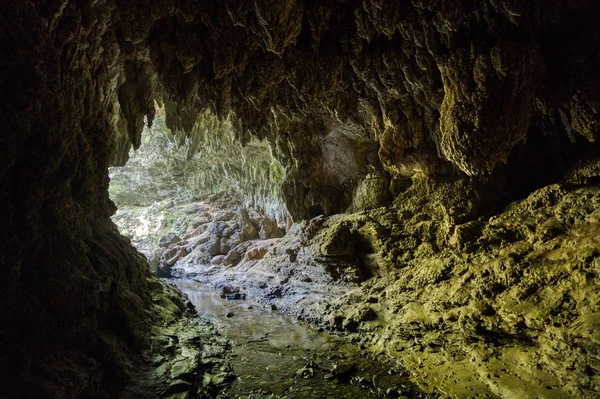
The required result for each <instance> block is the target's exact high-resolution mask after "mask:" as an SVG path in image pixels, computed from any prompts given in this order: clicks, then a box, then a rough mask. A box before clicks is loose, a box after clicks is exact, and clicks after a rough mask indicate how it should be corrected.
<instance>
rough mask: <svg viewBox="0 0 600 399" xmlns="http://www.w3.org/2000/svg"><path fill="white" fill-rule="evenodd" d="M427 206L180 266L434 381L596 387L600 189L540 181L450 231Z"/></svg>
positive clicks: (486, 386)
mask: <svg viewBox="0 0 600 399" xmlns="http://www.w3.org/2000/svg"><path fill="white" fill-rule="evenodd" d="M433 204H434V201H433V200H430V201H425V202H420V203H418V202H399V203H397V204H396V207H395V208H379V209H376V210H372V211H369V212H363V213H359V214H349V215H339V216H334V217H320V218H316V219H313V220H311V221H310V222H306V223H303V224H301V225H299V224H296V225H294V226H293V228H292V229H291V230H290V231H289V232H288V234H287V235H286V236H285V237H283V238H280V239H272V240H266V241H262V240H257V241H253V242H251V245H249V246H248V245H246V246H244V249H245V251H246V252H245V253H244V254H243V255H242V256H241V260H240V261H239V263H237V265H198V264H196V265H194V264H189V263H187V264H179V265H178V267H179V269H178V270H179V272H180V273H183V274H185V275H186V276H192V277H194V278H196V279H200V280H203V281H207V282H210V283H212V284H214V285H217V286H226V285H230V284H231V285H240V284H241V285H242V286H243V287H244V290H245V291H246V292H248V293H249V294H251V295H253V296H254V297H256V298H258V299H260V300H261V301H263V302H265V303H266V304H269V303H271V304H275V305H276V308H277V309H279V310H281V311H285V312H289V313H292V314H295V315H296V316H298V317H299V318H301V319H304V320H308V321H310V322H312V323H315V324H316V325H319V326H321V327H323V328H326V329H329V330H331V331H339V332H341V333H343V334H348V337H349V338H350V339H352V340H353V341H354V342H357V343H360V344H361V345H364V346H365V347H366V348H369V349H370V350H371V351H374V352H375V353H381V354H382V355H383V354H393V355H394V356H395V357H397V358H398V359H400V360H401V362H402V364H403V365H404V366H406V367H407V368H408V369H409V370H410V371H411V376H412V379H413V381H415V382H417V383H419V384H420V386H421V388H423V389H425V390H428V391H431V392H438V393H440V392H441V393H445V394H447V395H451V396H454V397H471V396H476V395H485V394H487V395H492V396H494V397H495V396H498V397H520V398H538V397H540V396H543V397H548V398H566V397H570V398H583V397H585V398H592V397H595V395H596V393H597V392H598V390H599V389H600V387H599V386H598V380H597V375H598V374H599V373H600V370H598V368H597V365H596V362H595V361H594V357H595V353H596V352H597V350H598V348H599V342H598V339H597V338H598V337H597V329H598V326H597V322H598V317H597V314H598V311H599V306H600V305H599V304H600V300H599V299H600V298H599V295H600V293H599V292H598V281H597V279H598V274H599V273H600V270H599V269H598V267H599V266H600V263H599V262H600V257H599V254H600V242H599V241H598V238H597V237H598V233H599V230H598V229H600V219H599V216H600V214H599V212H600V206H599V205H600V190H599V189H598V188H597V187H581V188H568V186H564V185H551V186H547V187H544V188H542V189H540V190H538V191H536V192H534V193H533V194H531V195H530V196H529V197H527V198H526V199H524V200H522V201H519V202H516V203H514V204H512V205H511V206H509V207H508V208H507V209H505V210H504V211H503V212H501V213H499V214H497V215H495V216H492V217H486V218H479V219H477V220H474V221H471V222H468V223H463V224H459V225H454V226H453V227H452V228H451V229H449V230H445V229H444V222H443V220H440V219H437V220H436V219H435V218H431V217H430V216H429V210H428V206H432V205H433ZM240 252H242V253H243V251H242V250H241V248H240ZM176 268H177V266H176Z"/></svg>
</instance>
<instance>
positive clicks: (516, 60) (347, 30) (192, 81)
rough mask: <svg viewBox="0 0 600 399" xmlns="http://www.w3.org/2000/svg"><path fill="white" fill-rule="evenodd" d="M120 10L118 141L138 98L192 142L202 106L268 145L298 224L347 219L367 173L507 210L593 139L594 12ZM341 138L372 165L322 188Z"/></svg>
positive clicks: (250, 6) (375, 5)
mask: <svg viewBox="0 0 600 399" xmlns="http://www.w3.org/2000/svg"><path fill="white" fill-rule="evenodd" d="M117 5H118V7H119V10H120V17H119V18H120V22H121V29H122V30H123V34H124V35H125V37H127V38H129V42H127V43H126V45H125V46H122V48H124V51H123V54H122V55H123V56H124V58H126V59H128V64H127V65H130V67H131V69H132V70H136V71H137V72H131V73H129V74H125V79H126V81H125V82H124V83H123V84H122V85H121V88H120V89H119V90H120V94H121V92H123V93H124V92H127V93H129V95H128V96H125V95H122V96H121V95H120V97H119V100H120V101H121V103H122V109H123V113H122V114H123V116H124V117H125V118H126V119H127V121H128V126H129V136H131V137H137V136H138V135H139V131H140V129H141V126H142V123H141V121H142V117H143V116H142V115H143V113H144V112H148V111H147V108H148V106H147V104H148V96H150V94H148V90H150V89H152V90H155V92H156V93H155V94H154V96H156V97H160V98H162V99H163V100H164V101H165V102H166V103H167V105H168V106H167V114H168V115H167V123H168V124H169V126H170V127H172V128H174V129H183V130H188V131H189V130H190V129H191V128H192V126H193V124H194V121H195V118H196V115H197V114H198V113H199V112H200V111H201V110H202V109H204V108H206V107H209V108H211V109H213V110H214V111H215V112H217V113H218V114H220V115H229V113H230V112H233V113H234V114H235V116H236V119H237V121H238V134H239V135H240V136H241V137H242V139H245V140H247V139H248V138H249V135H250V134H253V135H256V136H258V137H260V138H263V137H266V138H268V139H269V140H270V142H271V143H272V145H273V147H274V149H275V152H276V156H277V157H278V158H279V160H280V161H281V162H282V164H283V165H284V166H285V168H286V181H285V182H284V185H283V191H284V195H285V198H286V204H287V206H288V209H289V211H290V212H291V214H292V216H293V217H294V218H295V219H296V220H299V219H305V218H309V217H311V216H314V214H315V213H318V211H322V212H323V213H326V214H333V213H336V212H343V211H345V210H347V209H348V207H350V205H352V200H351V197H352V195H353V192H354V191H355V190H357V189H358V188H359V187H360V185H361V184H363V183H364V182H365V180H367V176H368V175H369V173H371V172H373V171H375V172H376V174H377V175H384V176H385V177H386V178H388V179H391V180H394V179H402V178H407V177H408V178H413V179H414V178H423V177H424V176H425V177H427V178H432V179H433V180H435V179H438V178H440V176H442V177H443V178H449V179H453V180H459V179H462V180H463V181H465V182H467V184H468V185H469V186H470V187H473V189H474V190H476V188H477V187H479V186H484V187H485V189H484V190H483V191H481V192H480V194H481V195H493V196H496V197H498V198H501V197H506V199H508V198H510V197H511V195H515V194H516V193H513V192H512V191H511V189H512V188H513V187H517V186H519V187H521V186H525V191H527V190H529V191H530V190H531V187H527V186H528V184H529V185H533V186H535V185H536V184H537V185H539V184H540V183H539V182H536V181H535V180H538V181H541V180H544V179H550V180H551V179H552V178H555V177H556V175H557V174H560V173H561V171H562V168H563V165H562V164H563V163H564V162H565V160H566V158H568V157H569V156H570V155H571V153H572V152H573V151H577V150H576V147H577V144H578V143H581V142H586V141H594V140H595V139H596V138H597V135H598V115H597V109H598V103H597V98H598V95H597V94H598V84H597V82H598V72H597V71H598V68H597V65H598V58H597V52H596V50H595V49H596V48H597V46H598V43H599V40H600V38H599V35H598V32H597V29H595V25H594V24H595V22H594V21H596V20H597V17H598V16H599V7H598V6H597V5H596V4H595V3H594V2H592V1H575V2H572V1H571V2H566V1H552V2H551V3H548V2H542V1H532V2H527V3H526V4H521V2H516V1H496V0H494V1H484V2H475V1H463V2H460V3H459V4H456V2H451V1H437V2H422V1H403V2H389V1H388V2H386V1H366V0H364V1H334V0H331V1H326V2H323V1H319V2H316V1H276V2H273V1H233V0H232V1H224V2H203V3H201V4H194V5H192V4H188V3H183V2H182V3H176V2H174V3H170V2H165V3H164V4H157V5H154V6H150V7H147V8H146V9H144V13H143V16H141V15H140V13H139V12H138V10H137V9H136V7H135V5H134V4H130V2H127V1H120V2H117ZM149 82H150V83H149ZM150 113H151V112H150ZM132 120H135V121H137V122H135V123H131V121H132ZM352 126H359V127H361V128H362V129H365V131H366V136H365V137H364V140H363V141H362V142H361V143H360V144H358V143H357V144H356V145H358V146H363V145H364V146H369V145H371V146H375V148H376V150H377V151H378V154H377V155H376V156H373V155H371V156H367V155H368V154H366V153H365V154H363V158H362V159H360V160H359V162H358V163H360V164H362V166H363V167H362V170H361V171H360V176H358V177H357V176H347V175H343V176H331V175H332V174H334V173H335V172H336V171H335V170H333V169H331V168H330V169H328V170H325V171H324V170H323V167H322V165H323V163H325V164H326V163H327V160H326V159H324V152H323V151H322V150H321V148H322V143H323V140H326V137H328V136H330V135H331V134H332V132H335V131H339V130H345V131H347V132H348V133H352V131H353V130H354V129H353V128H352ZM349 127H350V128H349ZM366 141H370V143H366ZM134 144H135V141H134ZM347 161H348V162H352V161H353V160H352V159H351V158H349V159H348V160H347ZM536 163H537V164H541V163H543V164H545V165H546V167H545V169H547V170H546V171H545V172H543V171H539V170H536V171H535V175H536V176H535V177H534V178H532V179H530V180H531V181H532V182H530V183H523V181H522V180H523V177H522V176H521V175H520V174H519V173H516V172H515V170H519V169H520V168H521V167H530V166H531V165H532V164H536ZM507 165H508V166H507ZM323 172H325V177H326V178H325V179H323V181H322V179H320V178H319V177H320V176H322V175H323ZM350 172H352V171H350ZM488 176H492V180H493V183H490V182H489V180H490V179H489V178H488ZM329 177H331V178H329ZM467 178H468V179H467ZM350 180H352V181H353V182H352V183H349V181H350ZM544 183H547V181H545V182H544ZM380 186H381V188H380V190H382V191H384V190H385V189H386V188H385V187H384V185H380ZM492 188H493V189H492ZM391 194H392V195H396V194H397V192H395V191H394V189H393V187H392V190H391ZM379 195H381V196H383V197H385V194H383V193H380V194H379ZM506 199H505V200H506ZM448 211H449V212H450V210H448ZM479 212H481V210H479Z"/></svg>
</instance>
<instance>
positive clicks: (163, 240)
mask: <svg viewBox="0 0 600 399" xmlns="http://www.w3.org/2000/svg"><path fill="white" fill-rule="evenodd" d="M179 241H181V238H179V236H178V235H177V234H175V233H169V234H166V235H164V236H162V237H160V238H159V239H158V246H159V247H168V246H169V245H173V244H177V243H178V242H179Z"/></svg>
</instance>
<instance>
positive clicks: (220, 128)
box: [110, 110, 406, 398]
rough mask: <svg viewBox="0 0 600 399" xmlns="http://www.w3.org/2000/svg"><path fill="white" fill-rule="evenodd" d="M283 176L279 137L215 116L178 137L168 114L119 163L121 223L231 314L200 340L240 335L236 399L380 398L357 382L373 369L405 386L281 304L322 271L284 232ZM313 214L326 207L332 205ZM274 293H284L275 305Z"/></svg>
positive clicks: (211, 306)
mask: <svg viewBox="0 0 600 399" xmlns="http://www.w3.org/2000/svg"><path fill="white" fill-rule="evenodd" d="M283 175H284V173H283V168H282V167H281V165H280V164H279V163H278V162H277V161H276V160H275V159H274V158H273V156H272V153H271V150H270V148H269V146H268V144H267V143H265V142H260V141H257V140H254V141H251V142H250V143H248V144H246V145H242V144H241V143H240V142H239V141H238V140H237V138H236V137H235V135H234V134H233V131H232V129H231V125H230V123H229V122H228V121H223V120H219V119H218V118H216V117H214V116H213V115H211V114H209V113H206V114H204V115H202V116H201V117H200V119H199V121H198V123H197V124H196V126H195V127H194V130H193V131H192V132H191V134H189V135H183V134H179V133H175V134H173V132H171V131H170V130H169V129H168V128H167V126H166V124H165V118H164V112H162V110H158V112H157V118H156V121H155V123H154V124H153V126H152V127H151V128H146V129H145V130H144V132H143V135H142V144H141V146H140V148H139V149H138V150H137V151H132V152H130V154H129V161H128V162H127V164H126V165H125V166H122V167H114V168H111V170H110V179H111V185H110V195H111V198H112V200H113V201H114V202H115V204H116V205H117V208H118V210H117V213H116V214H115V215H114V218H113V220H114V222H115V223H116V224H117V226H118V227H119V229H120V231H121V233H122V234H124V235H126V236H128V237H129V238H130V239H131V242H132V244H133V245H134V246H135V247H136V248H137V249H138V250H139V252H141V253H142V254H144V255H145V256H146V258H147V259H148V261H149V264H150V266H151V268H152V270H153V271H154V272H155V273H157V275H158V276H159V277H162V278H164V279H165V281H169V282H170V283H173V284H175V285H176V286H177V287H178V288H179V289H180V290H181V291H183V292H184V293H185V294H187V296H188V298H189V299H190V301H191V302H192V303H193V304H194V305H195V307H196V309H197V311H198V313H199V314H200V316H199V319H200V320H204V322H207V323H208V324H210V323H213V322H214V318H217V319H218V320H219V322H218V324H219V326H220V328H221V330H220V331H221V333H223V334H224V337H217V336H215V334H214V329H210V328H207V329H206V331H207V332H206V336H203V337H198V338H199V339H200V340H201V342H202V343H203V345H205V346H207V347H211V348H223V347H224V346H225V344H224V342H226V341H224V339H225V340H230V341H232V342H234V343H235V344H234V345H233V346H232V349H231V352H232V355H233V356H231V357H230V364H231V366H232V369H233V370H232V371H233V372H234V374H236V375H238V376H239V377H240V378H238V379H236V380H235V382H233V383H232V384H231V385H230V386H229V387H228V388H225V389H226V394H225V395H226V396H224V397H241V396H245V397H247V396H249V397H255V396H252V395H253V394H254V393H258V392H261V393H262V394H264V393H265V392H266V394H268V395H281V394H283V393H284V392H285V393H289V394H291V395H294V392H297V394H298V395H301V397H324V396H325V395H326V394H331V393H333V392H339V393H340V394H343V395H344V397H367V398H368V397H379V396H377V395H374V394H373V393H372V392H373V389H375V385H374V384H370V385H369V384H359V383H356V382H358V381H362V380H365V376H367V375H368V376H369V378H370V377H371V376H376V377H373V378H376V379H377V388H378V389H383V388H385V385H383V384H382V383H381V382H380V381H384V378H387V380H385V381H388V380H389V383H388V382H386V383H388V385H390V387H388V388H389V389H392V386H398V385H399V384H400V382H402V383H404V384H405V383H406V382H405V381H404V380H402V381H398V380H397V378H396V379H394V378H390V377H389V369H390V368H392V367H394V365H393V363H392V362H387V361H381V360H379V361H373V359H371V358H368V357H365V356H364V353H363V351H362V350H361V349H360V348H359V347H357V346H355V345H350V344H348V343H347V342H346V341H345V340H344V339H342V338H340V337H338V336H337V335H335V334H332V333H326V332H323V331H317V330H315V329H313V328H311V327H310V326H309V325H308V324H304V323H299V322H298V321H297V320H296V319H295V318H291V317H289V316H286V315H285V314H284V313H280V312H279V311H278V307H279V306H280V305H279V304H280V303H283V304H284V306H285V304H286V303H291V302H289V301H295V300H296V299H295V298H296V296H295V295H296V293H294V292H284V291H289V287H290V286H289V285H285V283H286V281H287V280H286V279H289V278H290V277H292V276H293V278H294V279H295V281H298V282H299V283H300V284H304V285H306V284H309V283H311V282H312V279H316V277H315V276H314V275H312V274H310V271H307V268H306V265H301V264H300V261H298V260H297V257H298V251H299V250H300V251H301V248H300V247H299V246H298V245H299V243H298V242H295V241H289V240H288V241H286V239H287V237H284V235H285V232H286V229H287V228H288V227H289V216H288V214H287V211H286V209H285V206H284V205H283V201H282V200H281V196H280V191H279V187H280V186H281V181H282V179H283ZM311 214H314V215H315V216H317V215H321V214H323V209H322V207H321V206H315V207H313V208H312V209H311ZM291 254H293V255H294V256H291ZM261 262H262V264H261ZM285 267H287V269H286V270H281V269H282V268H285ZM313 269H315V270H316V269H317V268H313ZM313 272H314V271H313ZM316 272H317V273H319V272H320V271H319V270H317V271H316ZM303 273H306V275H303ZM283 275H286V276H287V277H286V279H284V278H283V277H282V276H283ZM297 288H298V286H296V287H295V288H293V289H297ZM311 295H312V293H311ZM271 300H280V301H279V302H277V303H278V305H277V306H275V305H274V304H273V302H267V301H271ZM315 300H316V302H318V300H319V298H315ZM286 301H287V302H286ZM316 302H315V303H316ZM284 306H283V307H284ZM206 315H208V318H209V321H206V319H207V316H206ZM210 320H213V321H210ZM179 333H181V334H183V336H185V332H181V331H178V334H179ZM194 339H197V338H194ZM225 355H226V354H225V352H220V353H217V354H214V356H225ZM203 356H204V355H203ZM207 356H208V355H207ZM307 357H308V358H310V359H312V360H311V361H310V362H309V363H308V364H307V361H306V358H307ZM203 359H204V358H203ZM340 359H343V363H341V362H340ZM188 363H189V364H188ZM221 363H222V362H221ZM221 363H215V364H221ZM316 363H318V364H319V368H317V367H316V366H315V364H316ZM203 364H204V363H203ZM205 366H206V365H203V366H201V367H205ZM208 366H210V364H208ZM208 366H207V367H208ZM178 367H179V368H181V369H182V370H183V371H185V373H186V375H193V373H195V372H196V371H195V368H196V367H199V366H198V365H197V364H195V365H194V364H193V363H191V362H187V361H182V362H180V363H179V366H178ZM219 367H220V366H219ZM326 371H327V372H326ZM203 372H204V373H205V378H204V380H206V375H211V378H212V379H214V380H215V381H216V382H215V383H216V384H222V383H223V382H225V379H226V378H227V376H228V375H229V374H228V371H225V372H224V370H217V371H215V370H214V369H212V370H208V371H206V370H204V371H203ZM210 373H213V374H210ZM265 373H267V374H268V375H265ZM175 381H179V380H175ZM211 381H212V380H211ZM384 384H385V383H384ZM380 387H381V388H380ZM173 389H181V387H175V388H173ZM262 394H261V396H260V397H263V396H262Z"/></svg>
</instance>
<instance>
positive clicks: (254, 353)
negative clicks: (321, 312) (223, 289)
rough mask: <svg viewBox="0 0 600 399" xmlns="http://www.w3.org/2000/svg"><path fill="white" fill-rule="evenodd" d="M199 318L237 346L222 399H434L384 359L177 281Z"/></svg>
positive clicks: (215, 292)
mask: <svg viewBox="0 0 600 399" xmlns="http://www.w3.org/2000/svg"><path fill="white" fill-rule="evenodd" d="M169 282H171V283H173V284H175V285H176V286H177V287H178V288H179V289H180V290H181V291H183V292H184V293H185V294H187V296H188V297H189V299H190V301H191V302H192V303H193V304H194V306H195V307H196V309H197V311H198V313H199V314H208V315H212V316H213V317H214V318H215V324H216V325H217V327H218V328H219V329H220V330H221V332H222V334H223V335H224V336H225V337H227V339H229V340H230V341H231V343H232V350H231V353H230V355H229V361H230V362H231V366H232V367H233V371H234V373H235V375H236V378H235V380H234V382H233V383H232V384H231V385H230V386H229V388H228V389H226V390H225V391H224V392H223V393H222V394H221V396H219V397H221V398H280V397H281V398H386V397H396V398H397V397H410V398H425V397H432V396H431V395H426V394H423V393H420V392H418V390H417V388H415V386H414V385H413V384H412V383H411V382H409V378H408V372H407V371H406V370H404V369H402V368H400V367H399V365H398V364H397V363H394V362H392V361H391V360H390V359H386V358H382V356H378V357H374V356H372V355H367V354H366V353H365V351H364V350H362V349H361V348H359V347H358V346H356V345H352V344H349V343H347V342H346V341H344V340H343V339H342V338H340V337H338V336H336V335H334V334H331V333H327V332H322V331H317V330H315V329H313V328H311V327H310V326H309V325H308V324H306V323H304V322H301V321H298V320H296V319H295V318H293V317H290V316H287V315H284V314H282V313H279V312H278V311H277V310H271V309H266V308H265V307H264V304H259V303H257V302H254V301H253V300H252V299H250V298H249V299H245V300H226V299H223V298H221V297H220V291H218V290H216V289H213V288H210V287H208V286H207V285H204V284H201V283H198V282H195V281H191V280H181V279H174V280H169Z"/></svg>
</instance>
